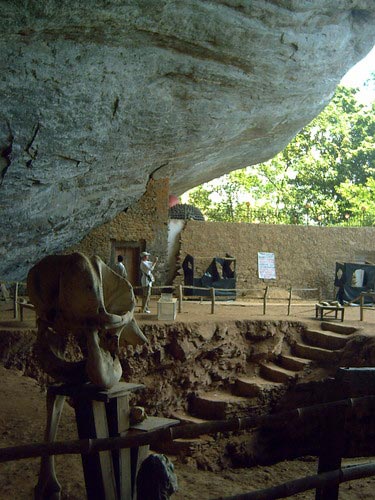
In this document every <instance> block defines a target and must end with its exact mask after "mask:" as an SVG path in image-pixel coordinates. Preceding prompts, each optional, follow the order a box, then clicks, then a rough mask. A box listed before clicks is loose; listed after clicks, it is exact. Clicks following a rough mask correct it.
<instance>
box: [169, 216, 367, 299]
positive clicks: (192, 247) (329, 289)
mask: <svg viewBox="0 0 375 500" xmlns="http://www.w3.org/2000/svg"><path fill="white" fill-rule="evenodd" d="M180 240H181V247H180V255H179V259H178V260H179V261H180V262H182V261H183V259H184V258H185V256H186V255H187V254H191V255H192V256H193V257H198V259H197V264H200V265H201V267H202V268H203V267H204V266H205V265H206V264H207V263H210V261H211V260H212V258H213V257H224V256H225V255H226V254H227V253H228V254H230V255H231V256H233V257H235V258H236V260H237V262H236V264H237V266H236V270H237V281H238V285H237V286H238V287H241V288H246V287H247V286H248V287H251V286H257V285H260V284H263V281H262V280H260V279H259V278H258V260H257V254H258V252H272V253H274V254H275V262H276V281H275V282H274V284H275V285H276V286H279V287H282V288H287V287H289V286H294V287H311V288H316V287H321V289H322V291H323V297H324V298H333V291H334V287H333V282H334V275H335V263H336V261H341V262H353V261H354V262H355V261H358V260H360V261H361V260H368V261H370V262H375V228H373V227H364V228H346V227H335V228H326V227H315V226H314V227H313V226H289V225H288V226H287V225H263V224H233V223H226V222H199V221H188V222H187V223H186V225H185V227H184V229H183V231H182V233H181V236H180ZM179 281H180V280H179V279H178V278H177V279H176V280H175V283H176V284H177V283H178V282H179Z"/></svg>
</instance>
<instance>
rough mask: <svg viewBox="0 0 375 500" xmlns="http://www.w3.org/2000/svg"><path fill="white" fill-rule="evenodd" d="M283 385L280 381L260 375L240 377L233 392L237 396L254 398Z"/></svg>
mask: <svg viewBox="0 0 375 500" xmlns="http://www.w3.org/2000/svg"><path fill="white" fill-rule="evenodd" d="M281 385H282V384H281V383H279V382H270V381H269V380H265V379H262V378H260V377H238V379H237V380H236V383H235V386H234V389H233V392H234V393H235V394H236V395H237V396H243V397H250V398H254V397H257V396H259V395H260V394H263V393H265V392H269V391H272V390H273V389H275V388H278V387H280V386H281Z"/></svg>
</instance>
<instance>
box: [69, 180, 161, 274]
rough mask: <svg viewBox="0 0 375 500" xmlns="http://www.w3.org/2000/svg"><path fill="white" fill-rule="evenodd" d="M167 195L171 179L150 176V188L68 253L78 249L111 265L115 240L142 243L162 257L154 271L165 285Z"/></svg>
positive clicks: (148, 249) (144, 247) (154, 253)
mask: <svg viewBox="0 0 375 500" xmlns="http://www.w3.org/2000/svg"><path fill="white" fill-rule="evenodd" d="M168 196H169V182H168V179H160V180H157V181H156V180H154V179H150V181H149V183H148V185H147V191H146V193H145V194H144V195H143V196H142V198H141V199H140V200H139V202H137V203H135V204H134V205H132V206H131V207H130V208H129V209H127V210H124V211H123V212H121V213H120V214H119V215H117V216H116V217H115V218H114V219H113V220H112V221H111V222H108V223H106V224H103V225H101V226H98V227H97V228H95V229H94V230H92V231H91V232H90V233H89V234H88V235H87V236H86V237H85V238H84V239H83V240H82V241H81V242H80V243H79V244H78V245H76V246H74V247H71V248H70V249H69V250H68V251H67V253H70V252H75V251H78V252H83V253H86V254H87V255H99V257H101V258H102V259H103V260H104V262H105V263H107V264H110V265H112V264H113V263H114V255H113V244H114V243H116V242H124V243H129V242H134V243H139V244H140V247H141V249H142V250H147V251H148V252H151V253H152V254H153V255H155V256H156V255H157V256H158V257H159V260H160V263H159V265H158V267H157V269H156V273H155V274H156V278H157V281H158V282H159V283H163V284H164V283H165V282H166V273H167V269H166V262H167V241H168V209H169V207H168Z"/></svg>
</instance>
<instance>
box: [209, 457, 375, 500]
mask: <svg viewBox="0 0 375 500" xmlns="http://www.w3.org/2000/svg"><path fill="white" fill-rule="evenodd" d="M374 475H375V463H371V462H369V463H367V464H362V465H356V466H350V467H342V468H340V469H336V470H333V471H329V472H324V473H322V474H315V475H313V476H305V477H301V478H299V479H294V480H292V481H287V482H285V483H282V484H279V485H277V486H271V487H270V488H264V489H261V490H256V491H250V492H249V493H241V494H240V495H234V496H230V497H225V498H223V497H220V498H217V499H215V500H275V499H277V498H290V497H291V496H292V495H296V494H297V493H302V492H304V491H308V490H312V489H314V488H322V487H323V488H324V487H325V486H327V485H329V484H331V483H336V484H341V483H345V482H347V481H353V480H355V479H363V478H365V477H370V476H374ZM330 500H332V499H330Z"/></svg>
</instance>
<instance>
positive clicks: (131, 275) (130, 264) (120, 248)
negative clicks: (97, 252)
mask: <svg viewBox="0 0 375 500" xmlns="http://www.w3.org/2000/svg"><path fill="white" fill-rule="evenodd" d="M143 247H144V244H143V243H140V242H139V241H112V252H111V261H112V263H113V264H115V263H116V262H117V256H118V255H122V256H123V257H124V264H125V267H126V270H127V272H128V281H130V283H131V284H132V286H138V285H140V283H141V280H140V271H139V262H140V254H141V251H142V248H143Z"/></svg>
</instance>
